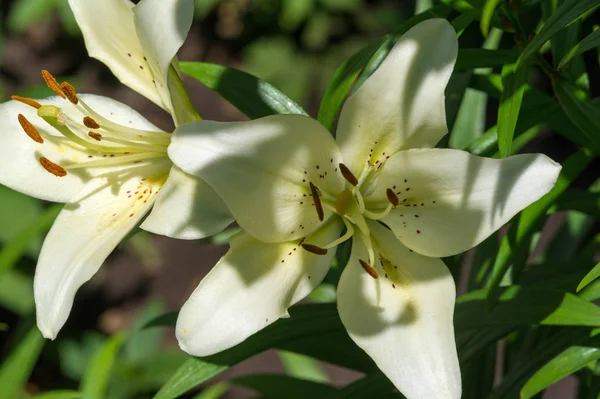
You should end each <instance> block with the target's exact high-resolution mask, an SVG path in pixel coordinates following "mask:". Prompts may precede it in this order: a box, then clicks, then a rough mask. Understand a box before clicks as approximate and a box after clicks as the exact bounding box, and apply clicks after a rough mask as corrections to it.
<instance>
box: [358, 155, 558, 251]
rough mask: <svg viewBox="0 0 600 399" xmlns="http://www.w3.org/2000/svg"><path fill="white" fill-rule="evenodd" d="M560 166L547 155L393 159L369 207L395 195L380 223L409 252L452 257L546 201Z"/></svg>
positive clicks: (437, 156) (382, 176) (386, 168)
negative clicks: (394, 202) (392, 206)
mask: <svg viewBox="0 0 600 399" xmlns="http://www.w3.org/2000/svg"><path fill="white" fill-rule="evenodd" d="M560 169H561V166H560V165H559V164H557V163H555V162H554V161H552V160H551V159H550V158H548V157H546V156H545V155H541V154H524V155H515V156H512V157H509V158H505V159H492V158H481V157H478V156H475V155H471V154H469V153H467V152H465V151H458V150H445V149H444V150H442V149H425V150H409V151H402V152H399V153H397V154H396V155H395V156H394V157H392V158H390V159H389V160H388V161H387V162H386V164H385V166H384V167H383V168H382V170H381V174H380V176H379V177H378V179H377V181H376V184H377V188H376V190H375V192H374V193H373V195H372V196H371V197H370V198H368V199H366V201H367V202H371V201H375V202H377V201H379V203H382V202H383V201H385V199H384V198H385V190H386V189H387V188H392V187H393V189H394V191H396V194H397V196H398V199H399V201H400V205H399V206H398V207H397V208H396V209H395V210H393V211H392V212H391V213H390V214H389V215H388V216H387V217H386V218H384V219H382V221H383V222H385V223H386V224H387V225H388V226H389V227H390V228H391V229H392V230H393V231H394V233H395V234H396V235H397V236H398V238H399V239H400V241H402V243H403V244H404V245H406V246H407V247H409V248H411V249H413V250H414V251H417V252H419V253H420V254H422V255H426V256H435V257H443V256H451V255H455V254H457V253H460V252H463V251H466V250H468V249H470V248H472V247H474V246H475V245H477V244H479V243H480V242H481V241H483V240H484V239H486V238H487V237H489V236H490V235H491V234H492V233H493V232H495V231H496V230H498V229H499V228H500V227H501V226H502V225H504V224H505V223H506V222H508V221H509V220H510V219H511V218H512V217H513V216H514V215H516V214H517V213H518V212H520V211H521V210H523V209H524V208H525V207H527V206H529V205H530V204H532V203H533V202H535V201H537V200H538V199H540V198H541V197H542V196H543V195H545V194H546V193H547V192H548V191H550V189H552V187H553V186H554V183H555V182H556V179H557V177H558V174H559V172H560Z"/></svg>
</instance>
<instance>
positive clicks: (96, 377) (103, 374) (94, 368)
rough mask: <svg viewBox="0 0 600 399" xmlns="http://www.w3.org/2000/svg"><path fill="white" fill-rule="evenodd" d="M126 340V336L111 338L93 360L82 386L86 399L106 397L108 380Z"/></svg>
mask: <svg viewBox="0 0 600 399" xmlns="http://www.w3.org/2000/svg"><path fill="white" fill-rule="evenodd" d="M124 339H125V336H124V335H122V334H119V335H115V336H114V337H111V338H109V339H108V340H107V341H106V343H105V344H104V345H103V346H102V348H100V350H98V352H97V353H96V354H95V355H94V357H93V358H92V361H91V362H90V364H89V365H88V368H87V370H86V371H85V374H84V376H83V380H82V381H81V386H80V390H81V392H82V394H83V397H84V398H85V399H103V398H105V397H106V388H107V386H108V379H109V378H110V373H111V370H112V368H113V365H114V364H115V361H116V359H117V353H118V352H119V349H121V346H122V345H123V342H124Z"/></svg>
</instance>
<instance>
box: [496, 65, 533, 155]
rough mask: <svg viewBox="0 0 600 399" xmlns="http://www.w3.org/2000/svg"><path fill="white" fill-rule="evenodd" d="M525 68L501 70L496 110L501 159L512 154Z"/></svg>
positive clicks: (525, 79) (505, 68)
mask: <svg viewBox="0 0 600 399" xmlns="http://www.w3.org/2000/svg"><path fill="white" fill-rule="evenodd" d="M527 70H528V68H527V66H525V65H524V66H521V67H515V64H509V65H506V66H504V68H502V86H503V87H504V90H503V91H502V95H501V96H500V108H499V109H498V148H499V150H500V155H501V156H502V157H507V156H509V155H510V154H511V152H512V140H513V136H514V134H515V127H516V126H517V120H518V118H519V112H520V110H521V103H522V102H523V94H524V93H525V88H526V85H527V76H528V71H527Z"/></svg>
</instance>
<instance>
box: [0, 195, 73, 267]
mask: <svg viewBox="0 0 600 399" xmlns="http://www.w3.org/2000/svg"><path fill="white" fill-rule="evenodd" d="M61 209H62V205H53V206H51V207H50V208H48V209H47V210H46V211H45V212H44V213H43V214H42V215H41V216H40V217H39V218H37V219H36V220H35V221H33V223H31V224H30V225H29V226H27V228H26V229H25V230H23V231H22V232H21V233H19V234H18V235H17V236H16V237H15V238H14V239H13V240H11V241H10V242H9V243H8V244H7V245H5V246H4V248H2V251H0V275H2V273H4V272H5V271H6V270H8V269H10V268H12V267H13V266H14V265H15V264H16V263H17V262H18V261H19V259H21V257H23V255H24V254H25V253H26V251H27V248H28V247H29V244H30V242H31V241H32V240H35V239H36V238H37V237H38V236H39V235H40V234H41V233H43V232H44V231H46V230H48V229H49V228H50V226H51V225H52V223H53V222H54V219H56V216H57V215H58V213H59V212H60V210H61Z"/></svg>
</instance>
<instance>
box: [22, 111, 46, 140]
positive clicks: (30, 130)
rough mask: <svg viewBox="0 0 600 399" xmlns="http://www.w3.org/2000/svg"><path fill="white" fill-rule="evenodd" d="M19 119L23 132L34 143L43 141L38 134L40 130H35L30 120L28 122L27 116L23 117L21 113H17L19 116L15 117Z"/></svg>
mask: <svg viewBox="0 0 600 399" xmlns="http://www.w3.org/2000/svg"><path fill="white" fill-rule="evenodd" d="M17 118H18V119H19V124H20V125H21V127H22V128H23V130H24V131H25V133H26V134H27V135H28V136H29V137H30V138H31V139H32V140H33V141H35V142H36V143H40V144H42V143H44V139H43V138H42V135H41V134H40V132H38V131H37V129H36V128H35V126H33V125H32V124H31V122H29V121H28V120H27V118H25V117H24V116H23V115H22V114H19V116H18V117H17Z"/></svg>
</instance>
